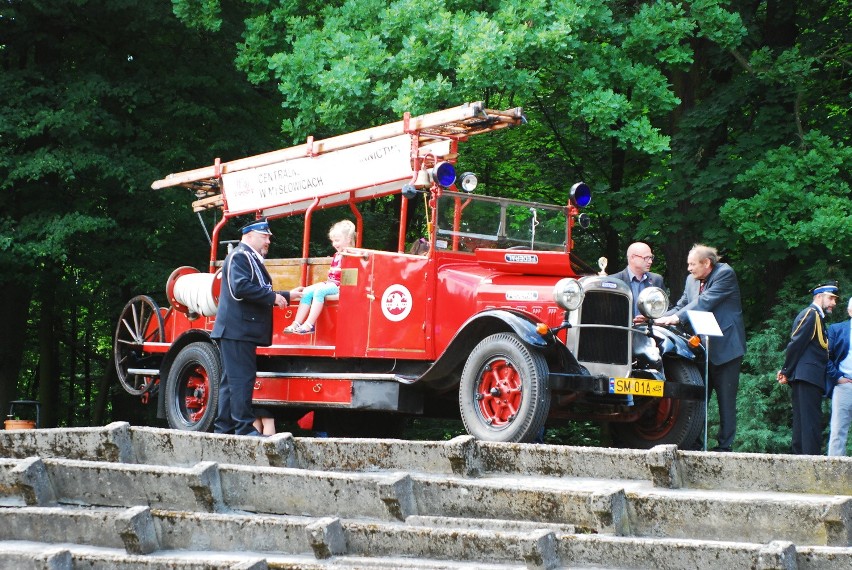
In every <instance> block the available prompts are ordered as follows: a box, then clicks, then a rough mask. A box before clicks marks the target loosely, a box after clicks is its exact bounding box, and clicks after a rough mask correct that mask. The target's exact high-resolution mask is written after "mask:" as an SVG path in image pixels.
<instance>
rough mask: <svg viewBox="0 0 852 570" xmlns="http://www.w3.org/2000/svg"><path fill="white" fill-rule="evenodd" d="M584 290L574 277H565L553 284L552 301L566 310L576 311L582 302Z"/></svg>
mask: <svg viewBox="0 0 852 570" xmlns="http://www.w3.org/2000/svg"><path fill="white" fill-rule="evenodd" d="M585 296H586V292H585V291H583V287H582V285H580V282H579V281H577V280H576V279H572V278H570V277H566V278H565V279H560V280H559V281H557V282H556V285H554V286H553V300H554V302H555V303H556V304H557V305H559V306H560V307H562V308H563V309H565V310H566V311H576V310H577V309H578V308H579V307H580V305H582V304H583V297H585Z"/></svg>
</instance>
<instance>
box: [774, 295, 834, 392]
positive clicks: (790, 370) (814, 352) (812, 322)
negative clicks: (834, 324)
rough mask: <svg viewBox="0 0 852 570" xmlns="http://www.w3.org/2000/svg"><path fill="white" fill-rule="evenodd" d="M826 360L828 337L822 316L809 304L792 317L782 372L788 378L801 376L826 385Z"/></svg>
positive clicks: (816, 384) (800, 377) (803, 378)
mask: <svg viewBox="0 0 852 570" xmlns="http://www.w3.org/2000/svg"><path fill="white" fill-rule="evenodd" d="M827 364H828V339H827V334H826V330H825V320H824V319H823V316H822V314H820V311H819V308H817V306H816V305H814V304H811V305H808V306H807V307H805V308H804V309H802V311H801V312H800V313H799V314H798V315H797V316H796V318H795V319H794V320H793V331H792V333H791V335H790V342H789V343H788V344H787V356H786V358H785V359H784V366H783V367H782V368H781V373H782V374H783V375H784V376H786V377H787V379H788V380H802V381H804V382H808V383H810V384H814V385H815V386H819V387H820V388H823V389H825V372H826V365H827Z"/></svg>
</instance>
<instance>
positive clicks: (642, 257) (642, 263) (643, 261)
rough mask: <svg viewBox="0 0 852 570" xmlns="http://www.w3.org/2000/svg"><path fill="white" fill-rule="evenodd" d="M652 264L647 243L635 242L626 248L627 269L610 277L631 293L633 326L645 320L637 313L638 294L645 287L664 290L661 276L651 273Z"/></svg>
mask: <svg viewBox="0 0 852 570" xmlns="http://www.w3.org/2000/svg"><path fill="white" fill-rule="evenodd" d="M653 262H654V254H653V253H651V246H649V245H648V244H647V243H643V242H641V241H637V242H636V243H632V244H630V247H628V248H627V267H625V268H624V269H623V270H621V271H619V272H618V273H614V274H612V275H610V277H615V278H616V279H621V280H622V281H624V282H625V283H627V284H628V285H630V289H631V290H632V291H633V324H637V325H638V324H640V323H644V322H645V321H646V320H647V319H646V318H645V316H644V315H641V314H640V313H639V309H638V308H637V307H636V298H637V297H639V293H641V292H642V290H643V289H645V288H647V287H659V288H660V289H664V288H665V287H664V286H663V276H662V275H660V274H658V273H651V264H652V263H653Z"/></svg>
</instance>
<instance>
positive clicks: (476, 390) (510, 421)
mask: <svg viewBox="0 0 852 570" xmlns="http://www.w3.org/2000/svg"><path fill="white" fill-rule="evenodd" d="M547 376H548V368H547V362H546V361H545V359H544V356H542V355H541V354H540V353H538V352H536V351H534V350H531V349H530V348H529V347H528V346H527V345H526V344H524V343H523V342H521V340H520V339H519V338H518V336H517V335H515V334H512V333H499V334H494V335H491V336H489V337H486V338H484V339H483V340H482V341H481V342H480V343H479V344H478V345H476V348H474V349H473V352H472V353H471V354H470V357H469V358H468V360H467V363H466V364H465V367H464V370H463V371H462V378H461V384H460V386H459V407H460V410H461V417H462V420H463V421H464V426H465V428H466V429H467V432H468V433H469V434H471V435H472V436H474V437H475V438H477V439H481V440H484V441H505V442H530V441H533V440H534V439H535V437H536V436H537V435H538V433H539V432H540V431H541V428H542V427H544V421H545V420H546V419H547V414H548V411H549V410H550V386H549V384H548V381H547Z"/></svg>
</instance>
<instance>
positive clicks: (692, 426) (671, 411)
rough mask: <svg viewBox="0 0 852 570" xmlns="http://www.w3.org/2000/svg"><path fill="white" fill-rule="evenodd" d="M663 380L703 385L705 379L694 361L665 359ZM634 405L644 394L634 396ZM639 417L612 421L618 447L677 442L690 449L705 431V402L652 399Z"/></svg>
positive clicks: (649, 446) (639, 401)
mask: <svg viewBox="0 0 852 570" xmlns="http://www.w3.org/2000/svg"><path fill="white" fill-rule="evenodd" d="M664 370H665V373H666V382H675V383H679V384H691V385H693V386H703V385H704V378H703V377H702V375H701V372H700V371H699V370H698V367H697V366H696V365H695V363H693V362H690V361H688V360H680V359H675V358H667V359H666V360H665V363H664ZM635 398H636V399H637V402H636V405H641V404H642V403H643V402H642V400H644V399H645V398H644V397H640V396H635ZM654 400H655V401H654V403H653V405H651V406H650V407H648V408H647V409H646V410H645V412H644V413H643V414H642V416H641V417H640V418H639V419H638V420H637V421H635V422H632V423H619V424H616V423H613V424H611V429H612V432H613V439H614V440H615V442H616V444H617V445H618V446H619V447H631V448H634V449H651V448H652V447H654V446H655V445H672V444H674V445H677V446H678V447H680V448H682V449H690V448H691V446H692V445H694V444H695V442H696V441H698V439H699V438H700V437H701V433H702V431H703V430H704V415H705V411H704V402H702V401H700V400H675V399H673V398H659V399H656V398H655V399H654Z"/></svg>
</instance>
